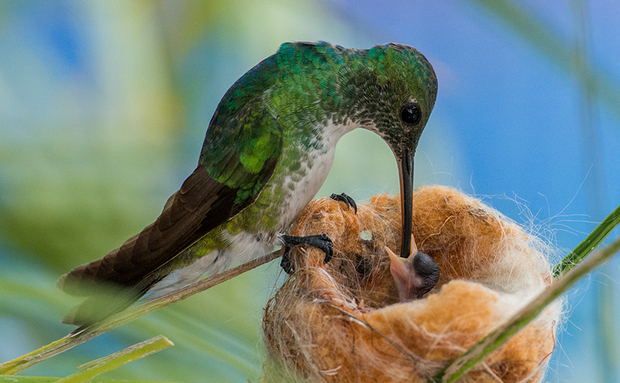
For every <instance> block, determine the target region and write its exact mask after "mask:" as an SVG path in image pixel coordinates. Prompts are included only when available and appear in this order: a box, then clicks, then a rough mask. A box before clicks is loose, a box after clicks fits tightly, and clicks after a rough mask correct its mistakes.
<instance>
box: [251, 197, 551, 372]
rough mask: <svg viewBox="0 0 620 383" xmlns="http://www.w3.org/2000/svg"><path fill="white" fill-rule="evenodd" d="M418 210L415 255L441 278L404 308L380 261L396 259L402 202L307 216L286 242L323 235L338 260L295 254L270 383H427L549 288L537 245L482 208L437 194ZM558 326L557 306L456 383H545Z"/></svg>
mask: <svg viewBox="0 0 620 383" xmlns="http://www.w3.org/2000/svg"><path fill="white" fill-rule="evenodd" d="M413 203H414V205H413V232H412V234H413V236H414V240H415V243H416V245H417V248H418V250H419V251H421V252H424V253H426V254H428V255H429V256H430V257H431V258H432V260H433V261H435V263H437V265H438V266H439V270H440V278H439V281H438V283H437V284H436V285H435V287H434V288H433V289H432V290H431V291H430V292H429V293H428V294H426V295H425V296H424V297H423V298H422V299H415V300H408V301H404V302H400V301H399V295H398V293H397V287H396V284H395V281H394V277H393V276H392V274H391V273H390V258H389V257H388V255H387V253H386V250H385V247H386V246H387V247H388V248H390V249H392V250H394V251H396V250H398V251H396V252H397V253H399V252H400V249H399V248H398V247H399V244H400V230H401V223H400V198H399V197H398V196H389V195H378V196H374V197H373V198H372V199H371V200H370V201H369V202H368V203H365V204H361V205H360V206H359V207H358V212H357V214H355V212H354V210H353V208H348V207H347V206H346V204H345V203H344V202H336V201H334V200H331V199H329V198H320V199H318V200H316V201H313V202H312V203H311V204H310V205H308V207H307V208H306V210H305V211H304V212H303V213H302V215H301V217H300V218H299V221H298V224H297V226H296V227H295V228H294V230H293V231H292V232H291V234H292V235H296V236H308V235H314V234H322V233H324V234H327V235H328V236H329V237H330V238H331V239H332V241H333V244H334V257H333V259H332V260H331V261H330V262H329V263H327V264H323V259H324V257H325V254H324V253H323V252H322V251H321V250H318V249H315V248H312V247H305V248H299V249H295V250H293V251H292V252H291V255H290V256H291V264H292V265H293V268H294V272H293V273H292V274H291V275H290V276H289V277H288V279H287V280H286V282H285V283H284V284H283V285H282V287H281V288H280V289H279V291H278V292H277V293H276V294H275V296H273V297H272V298H271V299H270V301H269V302H268V304H267V307H266V309H265V316H264V318H263V331H264V340H265V345H266V348H267V362H266V363H265V368H264V376H263V381H264V382H281V381H300V382H305V381H310V382H315V381H321V382H322V381H325V382H401V381H402V382H428V381H430V378H431V377H432V376H434V375H435V374H436V373H438V372H439V371H440V370H441V369H442V368H444V367H446V366H447V365H448V364H449V363H450V362H451V361H453V360H454V359H456V358H457V357H458V356H460V355H461V354H462V353H463V352H464V351H466V350H467V349H468V348H469V347H471V346H472V345H474V344H475V343H476V342H478V341H479V340H481V339H482V338H483V337H484V336H485V335H487V334H488V333H489V332H491V331H492V330H493V329H494V328H495V327H497V326H498V325H500V324H501V323H502V322H504V321H505V320H507V319H508V318H509V317H510V316H511V315H512V314H514V313H515V312H516V311H517V310H519V309H520V308H522V307H523V306H525V305H526V304H527V303H529V301H530V300H531V299H532V298H533V297H534V296H535V295H536V294H538V293H539V292H540V291H541V290H542V289H544V287H545V286H546V285H547V284H549V283H551V281H552V274H551V267H550V264H549V262H548V260H547V248H546V247H545V246H544V244H543V243H542V241H540V240H539V239H537V238H536V237H534V236H532V235H529V234H527V233H526V232H525V231H524V230H523V229H522V228H520V227H519V226H518V225H516V224H515V223H513V222H511V221H509V220H508V219H506V218H505V217H503V216H502V215H501V214H500V213H498V212H497V211H495V210H493V209H491V208H490V207H488V206H486V205H484V204H482V203H481V202H480V201H478V200H476V199H474V198H471V197H468V196H466V195H464V194H462V193H460V192H458V191H456V190H453V189H450V188H447V187H440V186H434V187H422V188H420V189H418V190H417V191H416V192H415V193H414V196H413ZM560 315H561V302H558V303H555V304H553V305H550V306H549V307H547V308H546V309H545V310H544V311H543V313H542V314H541V315H539V317H538V318H537V319H535V320H534V321H533V322H532V323H530V324H529V325H528V326H527V327H526V328H524V329H523V330H522V331H520V332H519V333H518V334H517V335H516V336H514V337H513V338H511V340H510V341H508V342H507V343H506V344H504V345H503V346H502V347H501V348H500V349H498V350H497V351H495V352H494V353H493V354H491V355H490V356H488V357H487V358H486V359H485V360H484V362H483V363H480V364H479V365H478V366H477V367H476V368H475V369H474V370H472V371H471V372H470V373H469V374H468V375H467V376H466V377H464V378H463V379H462V380H461V381H463V382H500V381H501V382H540V381H541V380H542V378H543V376H544V372H545V369H546V366H547V362H548V360H549V356H550V355H551V353H552V352H553V350H554V346H555V328H556V325H557V323H558V322H559V318H560Z"/></svg>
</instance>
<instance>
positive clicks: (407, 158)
mask: <svg viewBox="0 0 620 383" xmlns="http://www.w3.org/2000/svg"><path fill="white" fill-rule="evenodd" d="M414 154H415V152H413V151H411V150H410V149H403V152H402V155H401V157H400V158H397V159H396V161H397V162H398V172H399V174H400V207H401V217H402V227H403V233H402V240H401V246H400V256H401V257H403V258H407V257H409V253H410V251H411V250H410V249H411V229H412V226H413V222H412V220H413V155H414Z"/></svg>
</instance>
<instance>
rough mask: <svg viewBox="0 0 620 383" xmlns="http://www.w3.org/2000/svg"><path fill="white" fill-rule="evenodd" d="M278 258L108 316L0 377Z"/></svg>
mask: <svg viewBox="0 0 620 383" xmlns="http://www.w3.org/2000/svg"><path fill="white" fill-rule="evenodd" d="M280 255H281V250H278V251H274V252H273V253H271V254H268V255H265V256H263V257H261V258H257V259H255V260H253V261H250V262H247V263H244V264H243V265H240V266H237V267H235V268H233V269H230V270H227V271H225V272H223V273H220V274H217V275H214V276H212V277H209V278H207V279H204V280H201V281H198V282H196V283H192V284H191V285H189V286H186V287H184V288H182V289H180V290H177V291H174V292H172V293H170V294H167V295H164V296H163V297H160V298H157V299H154V300H152V301H148V302H145V303H143V304H141V305H139V306H136V307H132V308H129V309H127V310H125V311H122V312H120V313H118V314H115V315H112V316H110V317H109V318H106V319H104V320H102V321H101V322H98V323H95V324H93V325H91V326H89V327H87V328H85V329H83V330H81V331H79V332H76V333H71V334H69V335H67V336H65V337H64V338H61V339H58V340H57V341H54V342H52V343H50V344H48V345H47V346H44V347H41V348H40V349H38V350H35V351H33V352H31V353H29V354H26V355H23V356H20V357H19V358H16V359H13V360H10V361H8V362H4V363H2V364H0V375H3V374H5V375H13V374H17V373H19V372H21V371H24V370H26V369H27V368H30V367H32V366H33V365H35V364H37V363H39V362H41V361H44V360H46V359H49V358H51V357H52V356H54V355H58V354H60V353H62V352H64V351H67V350H68V349H70V348H73V347H75V346H77V345H79V344H81V343H84V342H86V341H87V340H89V339H92V338H94V337H96V336H98V335H101V334H103V333H105V332H107V331H110V330H112V329H114V328H116V327H119V326H121V325H124V324H126V323H129V322H131V321H133V320H135V319H138V318H140V317H141V316H144V315H147V314H150V313H152V312H153V311H155V310H158V309H160V308H162V307H165V306H168V305H170V304H172V303H175V302H178V301H180V300H183V299H185V298H188V297H190V296H192V295H194V294H197V293H199V292H201V291H204V290H207V289H210V288H211V287H213V286H216V285H219V284H220V283H222V282H226V281H227V280H229V279H231V278H234V277H236V276H238V275H240V274H243V273H245V272H246V271H249V270H252V269H254V268H256V267H258V266H260V265H263V264H265V263H267V262H271V261H272V260H274V259H276V258H278V257H279V256H280Z"/></svg>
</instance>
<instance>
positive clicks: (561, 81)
mask: <svg viewBox="0 0 620 383" xmlns="http://www.w3.org/2000/svg"><path fill="white" fill-rule="evenodd" d="M619 19H620V3H618V2H616V1H611V0H596V1H591V2H586V1H584V0H566V1H547V2H541V1H537V0H486V1H485V0H435V1H422V0H419V1H412V0H402V1H381V2H377V1H370V0H313V1H308V0H263V1H252V0H226V1H184V0H175V1H173V0H169V1H165V0H162V1H148V0H105V1H104V0H99V1H95V0H93V1H86V0H79V1H78V0H74V1H72V0H56V1H22V0H3V1H1V2H0V362H1V361H6V360H9V359H12V358H15V357H18V356H20V355H22V354H24V353H27V352H30V351H32V350H34V349H35V348H38V347H40V346H42V345H44V344H47V343H49V342H51V341H53V340H55V339H58V338H60V337H62V336H64V335H66V334H67V333H68V332H69V331H71V330H72V327H70V326H65V325H62V324H61V323H60V320H61V318H62V316H63V315H64V314H65V313H66V312H67V311H68V309H69V308H70V307H71V306H72V305H73V304H75V303H76V302H77V301H76V300H74V299H72V298H70V297H68V296H66V295H64V294H63V293H61V292H60V291H59V290H57V289H56V288H55V281H56V279H57V278H58V277H59V276H60V275H61V274H63V273H65V272H66V271H68V270H69V269H71V268H73V267H75V266H77V265H79V264H82V263H85V262H87V261H91V260H94V259H96V258H99V257H101V256H103V255H104V254H105V253H106V252H108V251H109V250H111V249H113V248H115V247H118V246H119V245H120V244H121V243H122V242H123V241H124V240H125V239H127V238H128V237H130V236H132V235H133V234H135V233H137V232H138V231H139V230H141V229H142V228H143V227H144V226H146V225H147V224H149V223H150V222H151V221H152V220H153V219H154V218H155V217H157V215H158V214H159V212H160V211H161V208H162V207H163V205H164V202H165V201H166V199H167V197H168V196H169V195H170V194H172V193H173V192H174V191H176V190H177V188H178V187H179V186H180V184H181V183H182V181H183V180H184V179H185V178H186V177H187V176H188V175H189V174H190V173H191V172H192V171H193V169H194V167H195V165H196V162H197V159H198V154H199V151H200V147H201V145H202V140H203V138H204V134H205V130H206V128H207V126H208V123H209V120H210V118H211V115H212V114H213V112H214V110H215V108H216V106H217V103H218V101H219V99H220V98H221V97H222V95H223V94H224V92H225V91H226V90H227V89H228V87H229V86H230V85H231V84H232V83H233V82H234V81H235V80H236V79H237V78H238V77H239V76H241V75H242V74H243V73H244V72H246V71H247V70H248V69H250V68H251V67H252V66H254V65H255V64H256V63H258V62H259V61H260V60H262V59H263V58H265V57H267V56H268V55H270V54H273V53H274V52H275V51H276V50H277V48H278V46H279V45H280V44H281V43H282V42H285V41H296V40H305V41H317V40H326V41H329V42H332V43H334V44H340V45H343V46H345V47H354V48H369V47H371V46H372V45H376V44H383V43H386V42H398V43H403V44H409V45H412V46H414V47H416V48H417V49H419V50H420V51H421V52H422V53H424V54H425V55H426V57H427V58H428V59H429V60H430V62H431V63H432V64H433V66H434V67H435V70H436V72H437V76H438V80H439V95H438V98H437V103H436V106H435V110H434V112H433V115H432V116H431V120H430V122H429V124H428V125H427V128H426V131H425V133H424V135H423V136H422V140H421V146H420V147H419V149H418V153H417V157H416V184H417V185H421V184H443V185H450V186H453V187H456V188H458V189H460V190H462V191H464V192H466V193H469V194H473V195H475V196H477V197H480V198H483V199H484V200H485V202H486V203H488V204H490V205H492V206H494V207H495V208H497V209H498V210H500V211H501V212H503V213H504V214H505V215H507V216H508V217H510V218H511V219H513V220H515V221H517V222H519V223H521V224H523V225H524V226H525V227H527V228H528V229H529V230H532V231H533V232H535V233H537V234H539V235H541V236H542V237H544V238H545V239H546V240H547V241H549V242H550V243H551V244H552V246H553V247H554V248H555V249H556V250H557V254H555V258H554V261H557V260H559V259H560V258H561V256H562V255H563V254H564V253H565V252H567V251H568V250H570V249H572V248H573V247H574V246H576V245H577V244H578V243H579V242H580V241H581V240H582V239H583V238H584V237H585V236H586V235H587V234H588V233H589V232H590V231H591V230H592V229H593V228H594V227H595V226H596V224H597V223H599V222H600V221H601V220H602V219H603V218H604V217H605V216H606V215H607V214H609V213H610V212H611V211H612V210H613V209H614V208H615V207H616V206H618V205H619V204H620V172H619V171H618V169H620V155H618V153H617V152H618V148H619V146H620V60H619V59H618V58H619V57H620V39H618V36H620V23H618V20H619ZM343 191H344V192H346V193H348V194H349V195H351V196H352V197H353V198H355V199H356V200H357V201H364V200H367V199H368V198H369V197H370V196H371V195H373V194H377V193H383V192H390V193H397V192H398V172H397V168H396V165H395V161H394V159H393V156H392V154H391V153H390V151H389V149H388V148H387V146H386V145H385V144H384V143H383V141H382V140H381V139H380V138H379V137H378V136H375V135H373V134H372V133H369V132H366V131H355V132H352V133H351V134H349V135H347V136H345V137H344V138H343V139H342V141H341V142H340V144H339V146H338V149H337V153H336V160H335V164H334V167H333V169H332V172H331V173H330V176H329V179H328V181H327V182H326V184H325V185H324V187H323V189H322V190H321V192H320V195H329V194H331V193H333V192H337V193H340V192H343ZM619 234H620V233H618V231H617V230H616V231H615V233H612V236H617V235H619ZM619 265H620V263H619V262H618V261H617V260H612V261H611V262H609V263H608V264H606V265H605V266H604V267H602V268H601V269H600V270H599V271H597V272H596V273H593V274H592V275H590V276H588V277H586V278H585V280H583V281H582V282H581V283H579V285H578V286H576V288H574V289H573V290H571V291H570V292H569V293H568V301H567V302H568V303H567V318H566V320H565V322H564V323H563V325H562V330H561V331H560V332H559V334H558V345H557V347H556V351H555V353H554V355H553V357H552V358H551V363H550V368H549V373H548V376H547V379H546V381H549V382H584V381H588V382H613V381H619V380H620V371H619V370H620V353H619V350H618V349H617V344H618V340H619V337H620V320H618V319H617V318H620V316H619V315H618V312H619V310H620V308H619V307H620V302H619V298H618V297H619V291H618V290H619V287H620V284H619V281H620V273H619V270H618V266H619ZM279 273H280V269H279V267H278V265H277V262H273V263H272V264H269V265H266V266H263V267H261V268H259V269H257V270H254V271H253V272H250V273H247V274H245V275H243V276H241V277H239V278H236V279H234V280H232V281H229V282H227V283H225V284H223V285H220V286H217V287H216V288H214V289H212V290H209V291H207V292H204V293H202V294H199V295H197V296H194V297H192V298H190V299H187V300H185V301H183V302H180V303H178V304H175V305H173V306H172V307H167V308H165V309H162V310H160V311H158V312H156V313H154V314H151V315H149V316H147V317H144V318H142V319H140V320H137V321H135V322H133V323H131V324H129V325H126V326H123V327H121V328H119V329H116V330H114V331H112V332H110V333H108V334H105V335H102V336H100V337H98V338H96V339H94V340H91V341H89V342H87V343H85V344H83V345H81V346H78V347H77V348H75V349H73V350H70V351H68V352H66V353H64V354H62V355H60V356H57V357H55V358H53V359H51V360H48V361H46V362H43V363H41V364H39V365H37V366H35V367H33V368H32V369H30V370H27V371H26V372H25V374H27V375H46V376H66V375H69V374H71V373H73V372H74V371H75V370H74V369H75V367H76V366H77V365H79V364H81V363H84V362H87V361H89V360H92V359H95V358H99V357H102V356H105V355H108V354H110V353H113V352H116V351H119V350H121V349H123V348H125V347H127V346H129V345H132V344H134V343H137V342H139V341H142V340H145V339H147V338H149V337H152V336H155V335H157V334H163V335H165V336H167V337H168V338H170V339H171V340H172V341H173V342H175V344H176V346H175V347H172V348H169V349H166V350H165V351H162V352H160V353H158V354H155V355H152V356H149V357H147V358H145V359H143V360H140V361H138V362H134V363H132V364H130V365H127V366H125V367H123V368H120V369H117V370H115V371H113V372H112V373H109V374H107V375H105V377H108V378H123V379H153V380H169V381H186V382H196V381H234V382H241V381H246V379H248V378H249V379H251V380H252V381H254V382H256V381H257V380H258V377H260V375H261V369H262V362H263V356H262V353H263V349H262V345H261V330H260V326H261V316H262V308H263V307H264V305H265V303H266V302H267V299H268V298H269V296H270V295H271V294H272V293H273V287H274V285H276V284H277V283H278V282H277V281H278V279H279V280H280V281H281V280H282V279H283V276H281V275H280V274H279Z"/></svg>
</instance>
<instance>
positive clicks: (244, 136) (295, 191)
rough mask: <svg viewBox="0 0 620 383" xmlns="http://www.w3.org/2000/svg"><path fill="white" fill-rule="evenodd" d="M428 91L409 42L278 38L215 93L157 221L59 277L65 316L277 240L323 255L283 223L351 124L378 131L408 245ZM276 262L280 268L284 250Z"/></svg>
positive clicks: (216, 268)
mask: <svg viewBox="0 0 620 383" xmlns="http://www.w3.org/2000/svg"><path fill="white" fill-rule="evenodd" d="M436 95H437V78H436V76H435V72H434V70H433V68H432V66H431V64H430V63H429V62H428V60H427V59H426V58H425V57H424V56H423V55H422V54H421V53H420V52H418V51H417V50H416V49H414V48H412V47H410V46H407V45H400V44H394V43H389V44H385V45H377V46H374V47H372V48H370V49H348V48H343V47H341V46H339V45H332V44H329V43H327V42H318V43H308V42H292V43H284V44H282V45H281V46H280V47H279V49H278V51H277V52H276V53H275V54H273V55H271V56H269V57H267V58H266V59H264V60H263V61H261V62H260V63H259V64H257V65H256V66H255V67H253V68H252V69H250V70H249V71H248V72H247V73H245V74H244V75H243V76H242V77H241V78H239V79H238V80H237V81H236V82H235V83H234V84H233V85H232V86H231V87H230V89H229V90H228V91H227V92H226V93H225V95H224V96H223V98H222V100H221V101H220V103H219V105H218V107H217V109H216V111H215V113H214V115H213V117H212V119H211V122H210V123H209V127H208V129H207V132H206V136H205V140H204V143H203V146H202V150H201V152H200V157H199V160H198V165H197V167H196V169H195V170H194V171H193V173H192V174H191V175H190V176H189V177H188V178H187V179H186V180H185V181H184V182H183V184H182V185H181V188H180V189H179V190H178V191H177V192H176V193H174V194H173V195H172V196H171V197H170V198H169V199H168V201H167V202H166V204H165V206H164V208H163V211H162V213H161V215H160V216H159V217H158V218H157V219H156V220H155V222H153V223H152V224H150V225H148V226H147V227H146V228H144V230H142V231H141V232H140V233H139V234H137V235H135V236H133V237H131V238H129V239H128V240H127V241H126V242H125V243H123V244H122V245H121V246H120V247H119V248H117V249H114V250H112V251H111V252H109V253H108V254H107V255H105V256H104V257H103V258H101V259H98V260H96V261H93V262H91V263H88V264H84V265H82V266H79V267H76V268H75V269H73V270H71V271H70V272H68V273H67V274H65V275H63V276H62V277H61V278H60V279H59V280H58V282H57V286H58V287H59V288H60V289H61V290H63V291H64V292H66V293H68V294H70V295H75V296H81V297H85V298H86V300H85V301H83V302H82V303H81V304H80V305H78V306H76V307H75V308H74V309H73V310H72V311H71V312H70V313H69V314H68V315H67V316H66V317H65V318H64V319H63V323H67V324H73V325H77V326H80V327H81V328H83V327H87V326H88V325H90V324H92V323H95V322H97V321H99V320H101V319H103V318H105V317H107V316H110V315H112V314H114V313H116V312H120V311H122V310H124V309H125V308H127V307H129V306H130V305H132V304H133V303H135V302H136V301H137V300H138V299H140V298H144V299H152V298H156V297H158V296H162V295H165V294H167V293H169V292H172V291H175V290H177V289H180V288H182V287H184V286H186V285H188V284H190V283H193V282H195V281H197V280H198V279H200V278H201V277H202V276H203V275H214V274H216V273H219V272H221V271H224V270H226V269H228V268H230V267H231V266H232V265H234V264H241V263H244V262H247V261H249V260H252V259H254V258H258V257H260V256H263V255H265V254H268V253H270V252H272V251H274V250H276V249H277V248H278V247H284V248H285V250H290V248H291V247H293V246H296V245H300V244H308V245H311V246H315V247H318V248H320V249H322V250H323V251H325V254H326V255H325V262H327V261H329V259H330V258H331V252H332V243H331V240H330V239H329V238H328V237H327V236H326V235H315V236H310V237H294V236H290V235H288V234H287V232H288V231H289V230H290V229H291V227H292V226H293V224H294V223H295V221H296V219H297V217H298V215H299V214H300V213H301V212H302V210H303V209H304V207H305V206H306V205H307V204H308V203H309V202H310V201H311V200H312V198H313V197H314V196H315V195H316V193H317V192H318V190H319V189H320V187H321V186H322V184H323V182H324V181H325V179H326V177H327V174H328V172H329V170H330V168H331V166H332V162H333V158H334V152H335V149H336V144H337V143H338V140H339V139H340V138H341V137H342V136H343V135H344V134H346V133H348V132H350V131H352V130H353V129H356V128H363V129H367V130H370V131H373V132H375V133H377V134H378V135H379V136H380V137H381V138H382V139H383V140H384V141H385V142H386V143H387V145H388V146H389V147H390V149H391V150H392V152H393V153H394V155H395V157H396V162H397V164H398V169H399V176H400V193H401V194H400V195H401V202H402V205H401V207H402V231H403V235H402V243H401V249H409V248H410V245H411V243H410V241H411V237H410V233H411V230H412V204H413V202H412V192H413V165H414V154H415V151H416V147H417V145H418V140H419V139H420V135H421V134H422V131H423V129H424V127H425V125H426V123H427V121H428V119H429V116H430V114H431V111H432V109H433V106H434V104H435V98H436ZM341 196H343V195H341ZM346 197H348V196H346V195H344V196H343V197H342V198H344V199H345V200H346V199H347V198H346ZM347 206H348V204H347ZM285 256H286V253H285ZM282 266H283V267H285V270H286V268H287V267H289V268H290V265H287V260H286V258H285V257H283V260H282ZM102 286H107V287H110V288H112V289H113V291H114V293H113V294H107V295H104V294H101V293H99V291H100V288H101V287H102Z"/></svg>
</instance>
